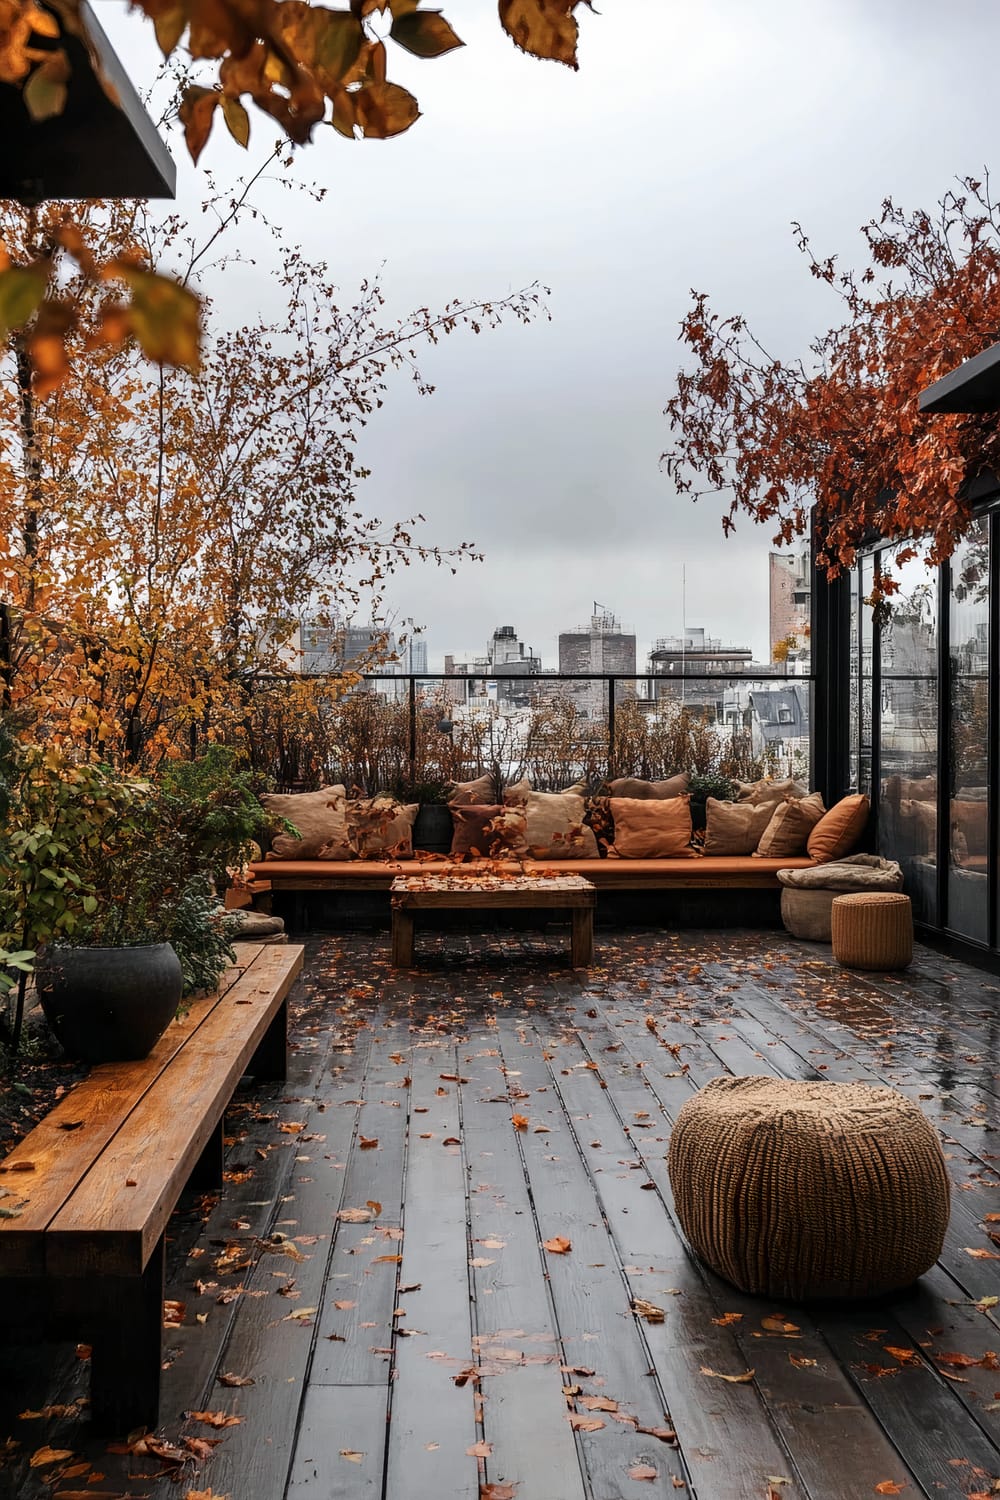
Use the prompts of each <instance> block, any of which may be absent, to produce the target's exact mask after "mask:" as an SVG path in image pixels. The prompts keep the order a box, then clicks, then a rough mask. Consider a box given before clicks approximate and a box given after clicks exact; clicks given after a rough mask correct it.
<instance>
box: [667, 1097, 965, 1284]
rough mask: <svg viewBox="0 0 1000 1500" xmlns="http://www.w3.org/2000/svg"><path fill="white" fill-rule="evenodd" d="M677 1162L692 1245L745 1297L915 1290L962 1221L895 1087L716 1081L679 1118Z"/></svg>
mask: <svg viewBox="0 0 1000 1500" xmlns="http://www.w3.org/2000/svg"><path fill="white" fill-rule="evenodd" d="M669 1167H670V1181H671V1184H672V1186H673V1190H674V1199H675V1202H676V1205H677V1214H678V1217H679V1219H680V1222H681V1227H682V1229H683V1230H684V1233H685V1234H686V1235H687V1238H688V1240H689V1242H690V1244H691V1247H692V1249H693V1250H694V1251H695V1253H696V1254H697V1255H698V1256H699V1257H700V1258H701V1259H702V1260H703V1261H705V1262H706V1264H707V1265H709V1266H711V1268H712V1270H713V1271H716V1272H718V1274H719V1275H720V1276H724V1277H725V1278H726V1280H727V1281H731V1282H732V1283H733V1285H734V1286H738V1287H739V1288H740V1290H741V1291H744V1292H752V1293H758V1294H760V1295H766V1296H769V1297H775V1298H782V1299H786V1298H787V1299H794V1300H796V1301H802V1300H806V1299H809V1298H817V1297H869V1296H874V1295H876V1294H877V1293H879V1292H887V1291H891V1290H893V1289H894V1288H897V1287H903V1286H909V1285H910V1283H911V1282H913V1281H915V1280H916V1278H917V1277H918V1276H920V1275H922V1274H923V1272H924V1271H926V1270H928V1269H929V1268H930V1267H931V1266H932V1265H933V1264H934V1262H935V1260H936V1259H937V1257H938V1255H939V1254H940V1251H941V1245H942V1242H943V1240H944V1232H945V1228H946V1227H947V1224H948V1213H949V1186H948V1175H947V1172H946V1170H945V1165H944V1156H943V1154H942V1151H941V1145H940V1143H939V1141H938V1137H937V1134H936V1132H935V1131H934V1130H933V1128H932V1127H931V1125H930V1124H929V1123H928V1121H927V1120H926V1119H925V1118H924V1116H923V1115H922V1114H921V1112H920V1110H919V1109H918V1108H917V1107H916V1105H915V1104H911V1102H910V1101H909V1100H908V1099H906V1098H904V1096H903V1095H902V1094H898V1093H896V1091H895V1089H887V1088H870V1087H868V1085H867V1084H863V1083H799V1082H785V1081H783V1080H781V1079H774V1078H715V1079H713V1080H712V1082H711V1083H709V1084H706V1085H705V1087H704V1088H703V1089H701V1090H700V1092H699V1093H697V1094H695V1096H694V1097H693V1098H692V1099H689V1100H688V1101H687V1103H686V1104H685V1105H684V1107H683V1108H682V1109H681V1111H680V1113H679V1114H678V1116H677V1122H676V1124H675V1125H674V1130H673V1134H672V1136H671V1138H670V1156H669Z"/></svg>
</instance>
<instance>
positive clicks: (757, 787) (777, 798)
mask: <svg viewBox="0 0 1000 1500" xmlns="http://www.w3.org/2000/svg"><path fill="white" fill-rule="evenodd" d="M808 790H809V788H808V787H807V786H802V785H800V783H799V782H797V781H793V780H792V778H791V777H789V778H788V780H787V781H769V780H768V779H767V777H766V776H765V777H764V779H763V780H762V781H737V782H736V800H737V802H756V803H758V804H759V803H762V802H784V800H785V798H786V797H804V796H805V795H806V793H807V792H808Z"/></svg>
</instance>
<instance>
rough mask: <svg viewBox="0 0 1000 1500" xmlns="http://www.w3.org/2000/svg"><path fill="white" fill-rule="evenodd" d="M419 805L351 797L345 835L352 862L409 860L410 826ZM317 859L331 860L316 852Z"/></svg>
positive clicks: (322, 853)
mask: <svg viewBox="0 0 1000 1500" xmlns="http://www.w3.org/2000/svg"><path fill="white" fill-rule="evenodd" d="M419 811H420V803H419V802H408V803H405V804H404V803H402V802H397V801H396V800H395V798H393V797H355V798H350V799H349V800H348V803H347V831H348V836H349V838H350V842H351V849H352V850H353V854H352V855H351V856H349V857H351V858H354V859H380V858H386V857H388V858H391V859H410V858H411V857H412V855H413V824H414V822H415V821H416V816H417V813H418V812H419ZM319 857H320V859H333V858H335V856H334V855H332V854H327V853H326V852H325V851H323V850H321V851H320V856H319Z"/></svg>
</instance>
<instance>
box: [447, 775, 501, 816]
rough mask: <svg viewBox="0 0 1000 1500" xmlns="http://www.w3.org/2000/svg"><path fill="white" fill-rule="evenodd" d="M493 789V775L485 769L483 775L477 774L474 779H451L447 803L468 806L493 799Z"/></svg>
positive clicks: (492, 800)
mask: <svg viewBox="0 0 1000 1500" xmlns="http://www.w3.org/2000/svg"><path fill="white" fill-rule="evenodd" d="M495 796H496V794H495V792H494V790H493V777H492V776H491V775H490V773H489V772H488V771H487V772H486V774H485V775H484V776H477V777H476V779H475V781H453V782H452V783H451V787H450V789H449V792H448V801H449V803H452V802H453V803H454V804H455V806H456V807H469V806H473V805H475V804H477V803H478V804H480V805H482V804H484V803H487V802H494V801H495Z"/></svg>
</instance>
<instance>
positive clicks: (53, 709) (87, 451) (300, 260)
mask: <svg viewBox="0 0 1000 1500" xmlns="http://www.w3.org/2000/svg"><path fill="white" fill-rule="evenodd" d="M231 201H232V195H231V194H230V193H227V194H226V202H227V203H229V202H231ZM59 212H60V211H59V209H58V208H57V207H56V206H53V207H52V209H51V216H52V217H51V221H50V219H49V218H48V217H47V213H48V211H47V210H39V211H37V212H28V211H25V210H18V209H17V208H15V207H14V206H12V205H6V206H3V207H0V235H2V236H3V237H5V238H6V240H7V241H8V242H9V243H11V244H12V245H17V246H19V247H23V246H24V244H25V243H26V241H27V240H29V239H31V238H32V237H33V236H36V235H37V234H38V233H39V232H45V230H46V229H47V227H48V226H49V224H50V222H55V223H58V222H59V220H58V215H59ZM81 233H83V234H85V235H86V238H87V241H88V243H90V244H92V245H93V246H94V247H95V251H94V253H95V258H99V260H100V263H101V264H102V265H106V266H108V267H112V268H114V274H116V275H120V276H122V277H124V278H126V280H127V282H128V284H129V285H130V286H131V287H132V294H133V301H132V304H131V305H130V307H128V308H127V309H126V310H125V311H124V312H122V310H121V309H120V308H119V305H118V303H117V301H116V300H115V298H116V293H115V291H114V289H113V287H112V285H111V284H110V283H109V282H108V281H107V280H104V279H101V280H99V281H97V282H86V281H84V279H83V278H82V277H81V276H77V275H75V273H74V265H75V264H76V262H75V259H74V258H67V261H66V263H65V264H62V265H60V266H59V267H58V274H59V276H60V286H61V289H62V292H63V294H64V295H69V296H74V297H75V298H76V299H77V300H76V307H77V313H76V317H75V320H74V322H73V324H72V326H71V327H69V328H68V329H67V330H66V332H65V338H66V340H67V343H68V346H69V353H70V356H71V358H70V360H69V374H68V376H67V378H66V379H65V380H64V381H63V383H62V385H61V386H60V387H59V389H58V391H57V392H55V393H53V394H51V395H49V396H48V397H47V398H45V399H43V398H42V397H41V396H40V395H39V391H38V385H37V382H36V383H35V384H34V385H33V384H32V380H31V373H30V368H29V367H28V365H27V360H26V354H25V351H24V350H22V349H19V348H13V349H12V350H11V351H10V352H9V353H8V354H7V356H6V357H5V358H4V359H2V360H0V377H2V379H0V445H2V446H0V599H2V600H3V601H5V602H6V603H7V604H8V606H9V612H8V618H9V622H10V658H11V660H10V670H9V673H8V679H9V680H8V688H9V696H10V698H11V702H12V706H13V707H14V709H15V710H16V711H17V712H18V713H19V714H21V715H22V716H24V717H26V719H27V721H28V725H29V728H32V729H33V730H34V732H35V733H36V734H37V735H41V736H44V737H46V738H48V739H50V740H53V741H55V742H56V743H63V744H72V745H81V746H83V747H85V748H87V749H89V750H91V751H93V752H95V753H100V754H101V755H102V756H104V757H105V758H108V759H111V760H114V761H119V762H122V763H126V764H129V765H136V764H142V765H147V764H155V763H156V762H157V761H158V760H159V759H160V758H161V757H162V756H164V755H167V756H177V755H181V754H185V753H187V752H188V751H189V749H190V746H191V744H192V743H193V741H194V740H195V739H197V740H198V741H199V742H200V743H203V742H204V741H205V740H206V739H209V740H211V739H226V740H240V741H245V739H246V738H247V736H248V735H250V734H252V733H253V732H254V729H255V716H256V717H257V718H259V717H260V715H261V714H263V713H264V704H262V705H261V706H260V707H259V708H256V709H251V706H250V704H251V700H252V698H253V696H254V695H253V688H254V685H255V683H256V681H257V679H258V678H259V677H261V676H264V677H266V676H268V675H273V674H274V672H275V671H276V670H278V669H280V667H281V666H282V663H283V662H285V661H287V656H286V655H285V647H286V646H287V645H288V643H289V641H290V640H291V638H292V635H293V633H294V630H295V627H296V623H297V621H298V619H299V617H300V616H301V615H302V614H303V613H304V612H305V611H306V610H307V609H308V610H309V611H310V612H312V613H315V612H316V611H322V610H324V609H331V608H332V607H333V606H334V603H336V604H337V605H339V606H340V608H341V609H342V610H351V609H353V608H354V607H356V606H357V605H358V604H359V602H360V601H361V600H362V599H365V600H366V601H371V604H370V607H372V608H375V609H377V605H378V599H379V598H380V596H381V594H382V591H383V590H384V588H385V586H386V583H387V580H388V579H389V578H390V577H391V576H392V574H393V573H394V571H395V570H397V569H398V568H402V567H405V566H407V565H408V564H409V563H410V562H411V561H416V560H425V561H432V562H438V563H442V564H444V563H446V564H447V565H449V566H454V565H456V564H457V562H458V560H459V559H461V558H463V557H470V556H473V555H474V554H473V552H472V549H471V547H470V546H469V545H468V544H462V545H460V546H458V547H455V548H452V549H450V550H443V549H440V548H437V547H434V546H431V545H430V544H427V543H425V542H423V541H422V540H420V536H419V532H418V531H417V526H418V524H419V518H417V517H413V518H412V519H406V518H404V519H401V520H398V521H395V522H392V523H385V524H383V523H382V522H381V521H379V520H378V519H377V518H373V517H367V516H366V515H365V514H364V512H363V510H362V509H361V508H360V507H359V505H358V497H357V488H358V481H359V479H360V478H361V477H362V471H361V470H360V469H359V467H358V465H357V462H356V459H355V446H356V443H357V440H358V438H359V437H360V434H361V432H362V430H363V428H364V426H365V425H366V422H367V420H368V418H369V416H370V414H371V413H372V412H374V411H375V410H377V409H378V407H379V405H380V404H381V401H382V397H383V393H384V389H385V383H386V379H387V376H388V374H389V372H390V370H392V369H393V368H402V367H403V366H404V365H405V367H406V369H407V371H408V372H409V373H410V374H412V376H413V377H414V379H415V380H416V382H417V384H418V387H419V388H420V389H422V390H423V389H426V386H425V384H424V382H423V381H422V380H421V377H420V373H419V369H418V368H417V367H416V366H415V365H414V363H413V354H414V350H415V347H416V346H417V345H419V343H420V342H421V341H430V340H433V339H438V338H440V337H442V336H443V335H445V334H447V333H451V332H454V331H455V330H457V329H459V328H461V327H468V328H472V329H479V328H489V327H495V326H497V325H498V324H499V323H500V322H501V321H502V320H504V319H506V318H509V317H514V318H518V319H521V320H523V321H528V320H530V319H531V318H532V317H533V316H535V314H536V312H537V311H538V309H539V307H540V289H538V288H527V289H526V290H525V291H523V292H520V293H516V294H514V295H513V296H511V297H508V298H505V299H503V300H502V301H500V302H497V303H460V302H454V303H451V304H449V305H448V306H446V307H445V308H443V309H442V310H440V311H439V312H437V313H432V312H431V311H429V310H428V309H419V310H418V311H417V312H416V313H414V314H413V315H412V316H410V317H408V318H405V319H403V320H402V321H400V322H398V323H393V322H390V321H388V320H386V319H385V318H384V317H383V315H382V294H381V292H380V290H379V287H378V286H377V284H366V285H363V286H362V287H361V289H360V290H359V292H358V293H357V295H356V296H355V297H353V298H350V297H349V298H346V299H345V298H343V297H342V295H341V293H340V291H339V289H338V288H337V287H336V285H335V284H334V282H333V280H332V278H331V276H330V272H329V269H328V268H327V266H326V265H325V264H323V263H310V262H308V261H306V260H305V259H304V257H303V256H302V255H301V253H300V252H299V251H298V250H296V249H295V248H294V247H288V246H287V245H285V244H284V242H283V241H282V240H281V237H280V232H278V231H276V237H277V238H278V246H277V260H278V274H277V278H276V284H277V285H278V286H280V287H281V288H282V293H283V296H284V299H285V305H284V309H283V311H281V312H280V313H279V314H278V316H276V317H274V318H270V319H268V318H262V317H258V318H256V319H251V320H249V321H248V322H246V323H244V324H242V325H241V326H237V327H233V328H226V327H222V326H220V325H219V323H218V322H217V321H215V320H214V319H213V321H212V325H211V336H210V337H208V338H207V339H206V343H205V349H204V352H203V356H202V359H201V363H200V365H199V366H198V368H197V369H196V370H191V369H189V368H183V367H179V366H178V367H170V366H166V365H165V366H163V367H161V368H160V369H156V368H155V367H151V366H149V365H148V364H147V363H146V362H145V361H144V360H143V359H142V358H141V357H140V355H139V353H138V350H137V349H136V348H135V346H134V345H132V344H128V345H124V346H122V345H117V346H114V345H111V344H109V343H108V342H106V341H105V340H104V338H103V328H104V326H105V323H106V320H107V318H108V317H109V316H115V317H125V318H127V319H128V321H129V326H130V327H131V328H134V330H135V332H136V333H137V334H138V333H139V332H140V326H139V320H140V319H141V320H142V326H141V332H142V334H143V339H144V341H145V342H153V343H154V344H155V346H156V347H157V349H158V352H159V354H160V356H161V357H163V358H175V357H177V356H179V355H181V354H183V353H185V352H186V351H185V350H184V349H183V348H181V347H179V343H180V341H183V340H184V339H187V338H191V337H192V336H193V329H192V321H191V319H193V309H194V300H193V298H192V296H191V293H190V292H189V291H187V290H186V289H184V288H182V287H180V286H178V285H177V284H175V283H163V282H162V281H161V279H160V278H158V277H154V276H152V275H151V274H150V273H149V272H148V271H147V270H146V268H145V266H144V265H141V264H138V263H137V262H138V261H139V260H140V255H139V251H138V247H140V246H143V247H145V249H144V254H145V255H146V257H147V259H150V260H151V259H153V258H154V257H156V256H159V255H163V256H164V257H165V256H167V255H171V254H176V250H177V246H178V244H184V243H185V242H186V240H187V237H188V234H189V230H188V228H187V226H185V225H183V224H181V223H178V222H176V221H172V222H169V221H168V223H167V225H166V226H165V227H164V228H162V229H157V228H156V227H155V226H153V225H152V224H150V222H149V221H148V220H147V218H146V215H145V210H144V208H143V207H142V206H137V205H125V204H111V205H99V204H92V205H89V206H87V207H86V208H85V209H84V210H83V213H82V216H81ZM211 233H212V234H213V235H214V233H215V229H214V222H213V229H212V230H211ZM216 248H217V247H216ZM199 254H200V249H199V247H198V246H197V245H192V247H191V250H190V256H191V260H192V263H194V261H196V260H197V258H198V256H199ZM182 298H183V299H187V302H186V308H185V307H184V306H182V307H181V312H180V315H179V316H178V314H177V312H176V303H177V301H178V299H182ZM0 307H2V301H0ZM208 311H209V313H210V315H211V305H210V304H208ZM186 319H187V321H186ZM60 347H61V345H60ZM298 696H301V698H302V700H303V702H305V701H307V700H308V699H309V697H310V692H309V690H308V689H307V688H303V690H302V692H301V694H300V695H298ZM296 697H297V695H296V694H295V693H289V692H288V690H287V689H284V688H283V689H282V690H281V692H280V693H279V692H278V691H277V689H276V690H275V701H276V702H277V701H279V700H280V699H282V698H283V699H284V700H285V702H286V703H287V702H288V701H289V700H290V699H291V700H292V701H293V703H294V702H295V701H296ZM264 701H265V703H266V702H267V694H265V695H264ZM294 720H295V714H292V722H294ZM290 732H291V730H290V728H289V727H288V726H286V727H285V728H284V729H283V730H282V731H281V733H282V734H284V735H286V736H287V735H288V734H289V733H290Z"/></svg>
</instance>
